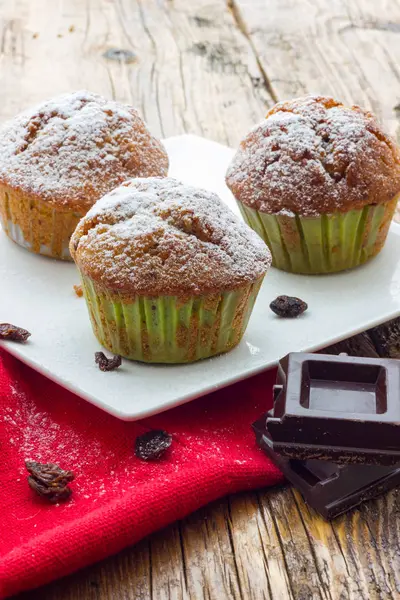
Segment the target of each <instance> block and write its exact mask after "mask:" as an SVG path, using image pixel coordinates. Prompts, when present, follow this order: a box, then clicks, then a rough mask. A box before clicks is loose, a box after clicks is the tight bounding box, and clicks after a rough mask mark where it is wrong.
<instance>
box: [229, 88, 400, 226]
mask: <svg viewBox="0 0 400 600" xmlns="http://www.w3.org/2000/svg"><path fill="white" fill-rule="evenodd" d="M226 180H227V184H228V185H229V187H230V188H231V189H232V191H233V193H234V194H235V196H236V197H237V198H238V200H240V201H241V202H243V203H244V204H246V205H248V206H250V207H252V208H255V209H257V210H260V211H261V212H269V213H274V214H275V213H278V214H285V212H286V211H288V212H289V215H291V214H293V213H298V214H301V215H318V214H321V213H330V212H337V211H347V210H349V209H350V208H361V207H362V206H365V205H366V204H374V203H382V202H386V201H388V200H391V199H392V198H393V197H394V196H395V195H396V193H397V192H398V191H400V154H399V150H398V148H396V145H395V143H394V142H393V140H391V139H390V138H389V137H388V136H386V135H385V134H384V132H383V131H382V130H381V129H380V127H379V125H378V123H377V122H376V120H375V118H374V117H373V115H371V114H370V113H368V112H367V111H364V110H362V109H360V108H359V107H354V106H353V107H351V108H348V107H345V106H343V104H340V103H339V102H336V101H335V100H333V99H332V98H324V97H320V96H307V97H305V98H299V99H296V100H292V101H288V102H281V103H279V104H277V105H276V106H275V107H274V108H273V109H272V110H271V111H270V112H269V113H268V115H267V118H266V119H265V120H264V121H263V122H262V123H260V124H258V125H257V126H256V127H254V128H253V130H252V131H250V133H249V134H248V135H247V136H246V138H245V139H244V140H243V142H242V143H241V145H240V148H239V150H238V152H237V153H236V155H235V157H234V159H233V161H232V163H231V165H230V167H229V169H228V172H227V176H226ZM282 211H284V212H283V213H282Z"/></svg>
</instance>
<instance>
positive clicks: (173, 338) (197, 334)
mask: <svg viewBox="0 0 400 600" xmlns="http://www.w3.org/2000/svg"><path fill="white" fill-rule="evenodd" d="M262 279H263V278H261V279H259V280H258V281H257V282H256V283H254V284H249V285H247V286H245V287H243V288H241V289H239V290H235V291H232V292H224V293H222V294H209V295H205V296H196V297H192V298H186V299H182V298H179V297H177V296H163V297H158V298H151V297H136V298H133V299H131V300H129V299H126V298H125V297H122V296H121V297H118V296H116V295H115V293H114V294H112V295H111V294H108V293H107V292H106V291H104V290H98V289H96V286H95V285H94V283H93V282H92V280H91V279H90V278H88V277H85V276H82V285H83V290H84V293H85V298H86V301H87V305H88V309H89V314H90V318H91V322H92V326H93V330H94V333H95V335H96V337H97V339H98V340H99V342H100V343H101V344H102V345H103V346H104V347H105V348H107V349H108V350H110V351H111V352H113V353H114V354H120V355H121V356H124V357H126V358H130V359H132V360H138V361H143V362H152V363H184V362H192V361H195V360H199V359H202V358H207V357H210V356H214V355H216V354H221V353H223V352H227V351H229V350H231V349H232V348H233V347H234V346H236V345H237V344H238V343H239V342H240V340H241V338H242V336H243V333H244V331H245V329H246V326H247V323H248V320H249V318H250V315H251V312H252V310H253V306H254V303H255V300H256V298H257V294H258V292H259V289H260V286H261V283H262Z"/></svg>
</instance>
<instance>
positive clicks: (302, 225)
mask: <svg viewBox="0 0 400 600" xmlns="http://www.w3.org/2000/svg"><path fill="white" fill-rule="evenodd" d="M397 200H398V197H396V198H393V200H391V201H390V202H387V203H386V204H379V205H370V206H365V207H364V208H363V209H360V210H351V211H349V212H347V213H334V214H330V215H321V216H320V217H300V216H297V215H296V216H293V217H292V216H288V215H284V214H267V213H262V212H259V211H256V210H254V209H252V208H250V207H248V206H245V205H244V204H241V203H238V204H239V208H240V210H241V213H242V215H243V218H244V219H245V221H246V222H247V223H248V224H249V225H250V227H252V228H253V229H254V230H255V231H256V232H257V233H258V234H259V235H260V237H262V239H263V240H264V241H265V243H266V244H267V246H268V247H269V249H270V251H271V253H272V259H273V262H272V264H273V266H274V267H276V268H277V269H281V270H282V271H289V272H291V273H306V274H323V273H336V272H338V271H344V270H346V269H351V268H353V267H357V266H358V265H361V264H363V263H365V262H366V261H367V260H369V259H370V258H372V257H373V256H375V255H376V254H378V252H379V251H380V250H381V249H382V247H383V245H384V243H385V240H386V236H387V234H388V231H389V226H390V222H391V220H392V217H393V214H394V211H395V208H396V204H397Z"/></svg>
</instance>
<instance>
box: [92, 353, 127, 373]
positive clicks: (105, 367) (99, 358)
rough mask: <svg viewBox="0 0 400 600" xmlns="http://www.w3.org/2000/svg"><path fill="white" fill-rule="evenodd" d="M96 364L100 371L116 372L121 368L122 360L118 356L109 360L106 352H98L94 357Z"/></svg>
mask: <svg viewBox="0 0 400 600" xmlns="http://www.w3.org/2000/svg"><path fill="white" fill-rule="evenodd" d="M94 358H95V361H96V364H98V365H99V369H100V371H114V369H118V367H120V366H121V363H122V358H121V357H120V356H119V354H117V356H113V357H112V358H107V356H106V355H105V354H104V352H96V353H95V355H94Z"/></svg>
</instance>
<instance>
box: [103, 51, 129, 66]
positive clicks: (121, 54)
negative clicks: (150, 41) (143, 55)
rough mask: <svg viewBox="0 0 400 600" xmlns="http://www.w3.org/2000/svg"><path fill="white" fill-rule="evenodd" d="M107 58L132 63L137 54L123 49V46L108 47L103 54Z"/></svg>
mask: <svg viewBox="0 0 400 600" xmlns="http://www.w3.org/2000/svg"><path fill="white" fill-rule="evenodd" d="M103 56H104V58H107V60H116V61H118V62H122V63H133V62H136V61H137V56H136V54H135V53H134V52H132V51H131V50H124V49H123V48H110V49H109V50H107V51H106V52H104V54H103Z"/></svg>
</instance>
